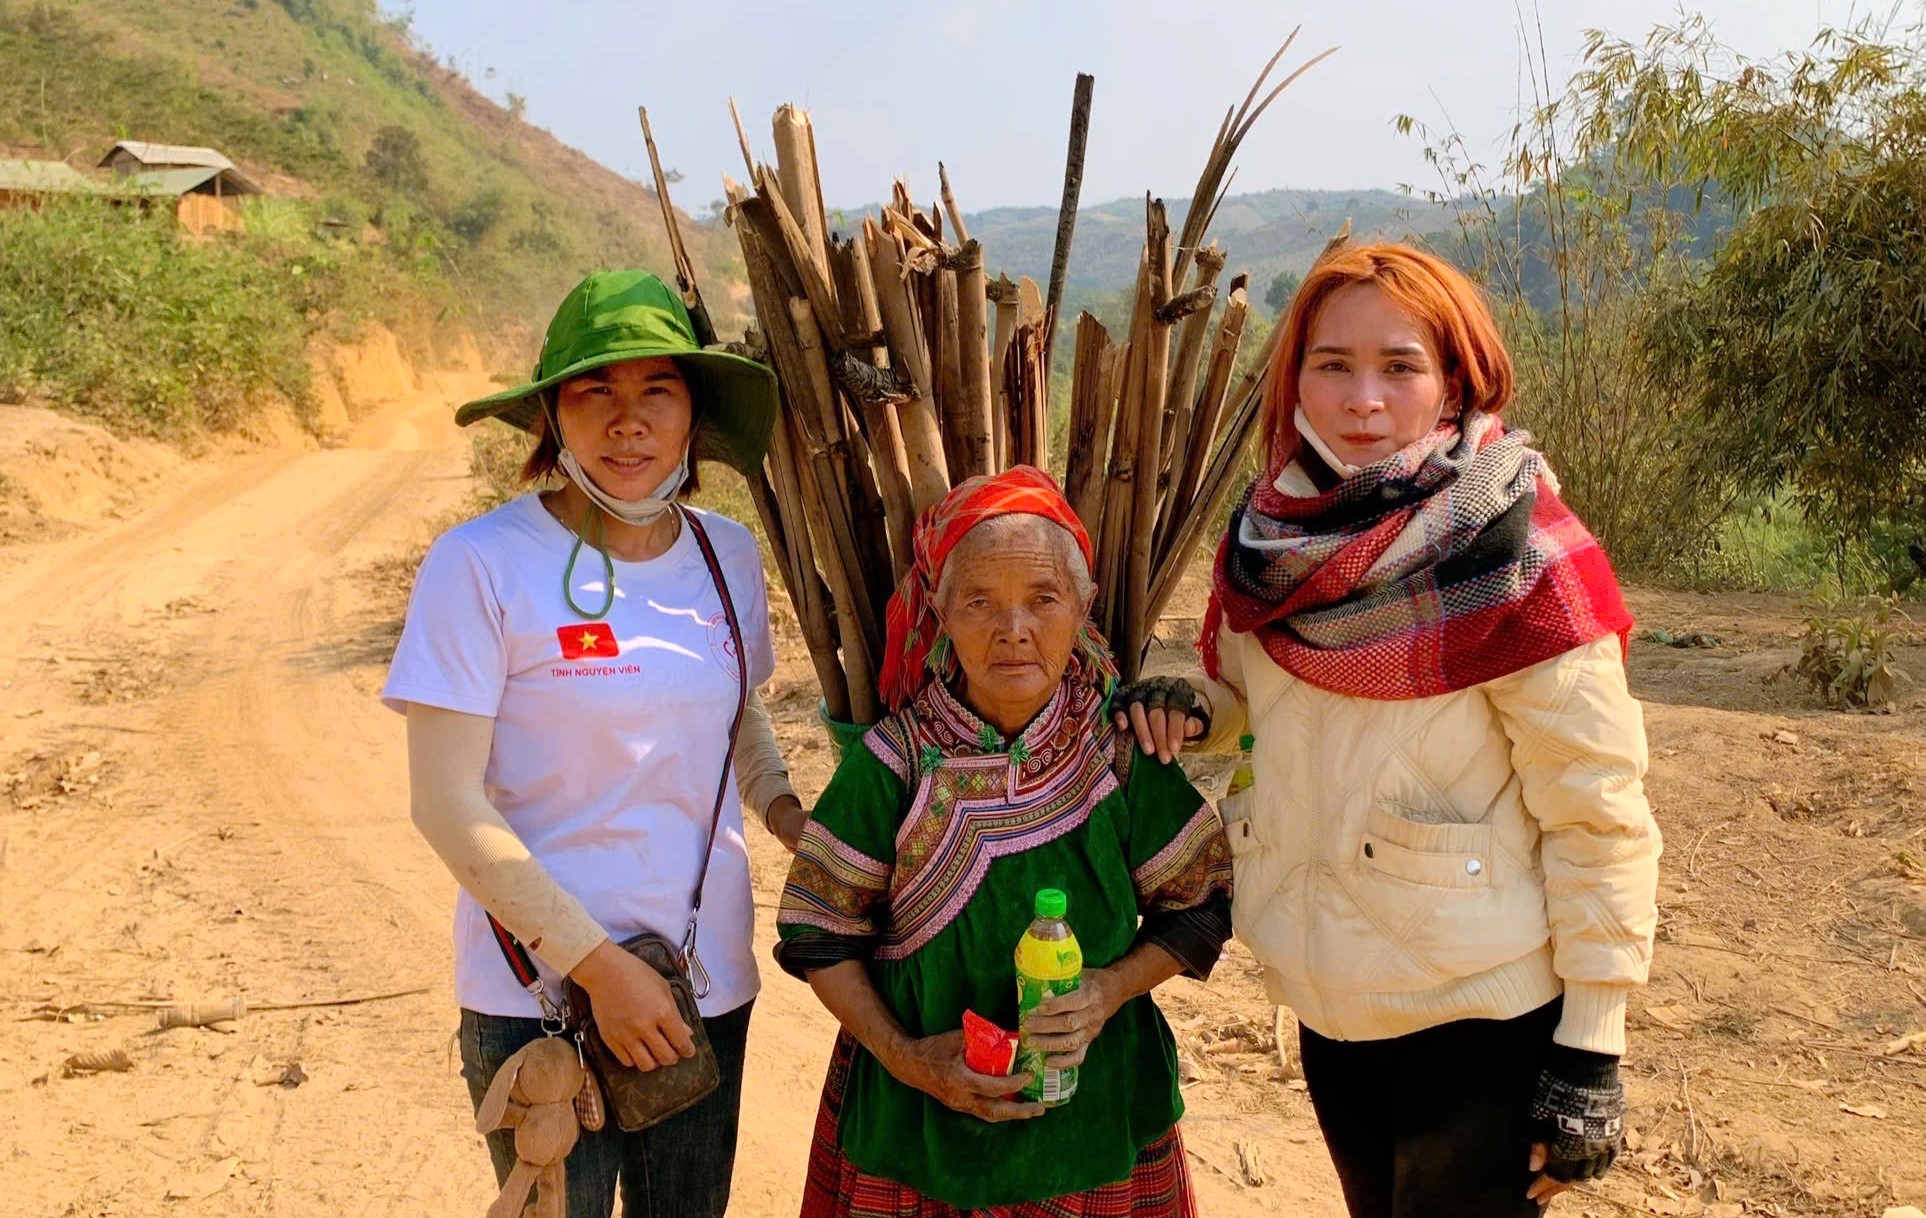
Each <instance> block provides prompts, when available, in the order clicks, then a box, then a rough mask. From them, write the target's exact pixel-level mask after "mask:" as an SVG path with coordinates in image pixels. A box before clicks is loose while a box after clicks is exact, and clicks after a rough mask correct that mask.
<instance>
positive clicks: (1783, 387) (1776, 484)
mask: <svg viewBox="0 0 1926 1218" xmlns="http://www.w3.org/2000/svg"><path fill="white" fill-rule="evenodd" d="M1595 59H1596V61H1597V66H1596V69H1595V72H1596V74H1597V75H1595V76H1594V77H1592V78H1589V79H1588V80H1587V81H1585V82H1584V83H1585V84H1586V86H1587V87H1588V89H1589V90H1590V95H1591V96H1592V97H1594V98H1595V99H1596V102H1597V104H1598V105H1600V106H1601V107H1602V106H1606V105H1609V106H1611V107H1613V109H1614V111H1615V112H1616V113H1619V114H1621V115H1623V117H1622V118H1621V119H1619V120H1618V122H1617V126H1616V131H1615V135H1616V145H1617V148H1618V150H1619V155H1620V156H1621V157H1623V158H1624V159H1626V160H1627V161H1629V162H1632V163H1635V164H1638V165H1641V166H1648V167H1649V166H1658V165H1679V166H1684V167H1685V168H1686V169H1687V170H1688V171H1689V173H1690V175H1691V176H1692V177H1693V178H1694V179H1695V180H1696V181H1697V182H1698V183H1699V184H1700V185H1701V186H1702V188H1707V189H1709V188H1710V184H1716V185H1717V188H1718V189H1720V190H1722V191H1724V192H1726V193H1727V194H1729V195H1731V196H1732V197H1733V198H1735V199H1736V200H1737V201H1738V202H1739V203H1740V204H1741V205H1742V206H1743V207H1744V208H1745V213H1744V215H1743V218H1742V219H1741V220H1740V222H1739V223H1738V225H1737V226H1736V227H1735V228H1734V230H1733V231H1732V233H1731V235H1730V237H1729V238H1728V239H1727V240H1726V241H1725V243H1724V244H1723V245H1722V246H1720V247H1719V248H1718V249H1717V250H1715V251H1712V252H1711V256H1710V257H1708V258H1704V259H1699V260H1695V261H1694V262H1693V263H1691V264H1689V265H1688V266H1687V267H1686V268H1685V270H1686V273H1685V274H1684V275H1682V276H1680V277H1679V278H1677V279H1676V280H1675V281H1673V282H1670V283H1668V284H1665V285H1663V290H1662V291H1661V292H1660V293H1659V294H1658V299H1659V302H1660V307H1658V308H1656V309H1654V310H1653V311H1652V312H1651V313H1649V314H1648V315H1647V317H1646V318H1645V319H1644V322H1643V324H1642V325H1641V327H1640V330H1639V339H1640V354H1641V355H1642V356H1643V357H1644V358H1645V359H1646V360H1648V361H1649V363H1650V365H1651V368H1652V371H1653V374H1654V383H1655V387H1656V388H1657V389H1658V390H1659V391H1661V392H1665V393H1669V394H1671V395H1674V396H1676V398H1677V400H1679V401H1680V402H1682V403H1683V404H1684V405H1685V407H1686V408H1687V410H1688V411H1689V414H1690V419H1689V422H1690V426H1691V430H1692V431H1693V432H1694V433H1695V434H1696V436H1697V438H1698V445H1699V453H1700V455H1701V459H1702V460H1703V462H1704V464H1705V466H1706V469H1707V472H1708V473H1711V474H1713V475H1715V476H1716V477H1717V478H1719V479H1720V480H1723V481H1725V482H1727V483H1728V484H1730V485H1732V486H1735V487H1737V488H1739V489H1741V490H1743V491H1746V492H1748V493H1753V494H1772V493H1775V492H1780V491H1786V492H1789V493H1790V495H1791V497H1792V499H1793V501H1794V503H1795V504H1796V505H1797V506H1798V507H1799V508H1800V509H1801V510H1802V511H1803V512H1804V514H1805V517H1806V520H1807V522H1808V524H1809V525H1811V526H1813V527H1815V528H1818V529H1819V530H1821V531H1822V532H1823V533H1825V534H1826V535H1827V537H1828V540H1829V541H1830V542H1831V543H1832V545H1833V547H1834V551H1835V554H1836V557H1837V561H1838V563H1839V566H1840V571H1841V576H1842V580H1843V578H1844V571H1845V567H1846V562H1847V557H1848V552H1849V550H1850V549H1852V548H1853V547H1862V548H1863V547H1865V546H1867V545H1868V544H1869V543H1871V542H1872V541H1873V540H1874V537H1875V534H1876V533H1877V532H1878V531H1879V530H1880V529H1882V528H1890V527H1894V526H1897V527H1899V528H1900V529H1902V530H1904V531H1909V532H1913V533H1914V534H1915V535H1917V531H1918V530H1920V529H1922V528H1926V341H1922V339H1921V335H1920V330H1921V324H1922V320H1926V305H1922V301H1926V229H1922V227H1921V224H1920V220H1919V217H1920V216H1921V215H1926V58H1923V57H1922V55H1921V53H1920V51H1919V50H1918V49H1917V48H1916V47H1913V46H1899V45H1887V44H1884V43H1882V42H1881V41H1879V40H1878V39H1877V38H1875V37H1873V36H1871V35H1869V34H1868V33H1867V31H1866V29H1864V28H1861V29H1857V30H1852V31H1838V30H1833V31H1828V32H1827V33H1825V34H1823V35H1822V36H1821V37H1820V38H1819V39H1818V40H1817V42H1815V43H1814V46H1813V49H1812V50H1809V51H1806V52H1802V53H1798V54H1793V55H1788V56H1784V57H1782V58H1780V59H1778V60H1776V61H1773V62H1769V63H1763V64H1760V63H1748V62H1746V61H1743V60H1738V61H1736V63H1735V62H1734V61H1733V57H1731V56H1728V55H1726V54H1724V53H1723V52H1722V51H1721V50H1720V49H1719V48H1717V47H1716V44H1713V43H1712V42H1711V40H1710V38H1709V37H1708V36H1705V35H1704V34H1703V33H1702V31H1699V30H1696V29H1694V28H1691V27H1686V28H1685V29H1682V30H1679V31H1674V32H1673V36H1672V37H1671V38H1670V39H1669V40H1667V41H1664V42H1659V43H1650V44H1648V45H1647V46H1646V47H1645V48H1639V49H1635V48H1631V47H1627V46H1624V45H1622V44H1608V43H1603V42H1602V41H1601V43H1600V45H1599V50H1598V53H1597V54H1596V56H1595ZM1893 573H1896V570H1895V572H1893Z"/></svg>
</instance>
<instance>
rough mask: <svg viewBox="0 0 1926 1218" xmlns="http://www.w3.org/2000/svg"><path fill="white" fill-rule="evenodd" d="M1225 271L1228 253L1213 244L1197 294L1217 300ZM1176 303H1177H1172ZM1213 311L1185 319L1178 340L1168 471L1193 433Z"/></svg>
mask: <svg viewBox="0 0 1926 1218" xmlns="http://www.w3.org/2000/svg"><path fill="white" fill-rule="evenodd" d="M1223 269H1224V251H1223V249H1222V248H1221V247H1219V246H1218V244H1217V243H1216V242H1215V241H1213V242H1211V243H1210V244H1209V245H1207V246H1205V247H1204V248H1203V249H1201V250H1198V251H1197V274H1196V280H1195V282H1194V283H1193V284H1192V285H1191V289H1190V292H1188V293H1186V295H1193V294H1196V293H1199V292H1204V291H1205V290H1206V289H1208V291H1209V295H1210V296H1211V298H1212V299H1213V300H1215V298H1216V295H1217V276H1218V275H1219V274H1220V273H1222V271H1223ZM1172 303H1173V304H1174V303H1175V302H1174V301H1173V302H1172ZM1210 321H1211V311H1210V309H1209V308H1202V309H1199V310H1197V311H1196V312H1194V313H1192V314H1190V316H1188V317H1186V318H1185V319H1184V332H1183V335H1182V336H1181V337H1180V338H1179V339H1178V340H1177V359H1176V362H1175V363H1173V364H1172V365H1171V369H1170V385H1169V389H1168V396H1167V398H1166V400H1167V401H1168V402H1169V404H1170V406H1171V407H1172V410H1171V411H1170V412H1169V413H1170V416H1171V422H1172V426H1171V428H1170V429H1169V430H1168V431H1166V432H1165V433H1164V451H1163V460H1162V463H1161V464H1162V468H1163V469H1165V470H1166V471H1168V470H1169V469H1170V468H1171V462H1172V460H1173V458H1174V457H1175V456H1176V449H1177V446H1178V445H1180V444H1182V443H1183V440H1184V437H1186V436H1188V435H1189V434H1190V430H1189V429H1190V417H1191V414H1192V412H1193V409H1194V407H1195V405H1196V401H1197V372H1198V366H1199V364H1200V363H1201V362H1202V360H1203V355H1204V344H1205V342H1206V340H1207V339H1208V338H1209V337H1210Z"/></svg>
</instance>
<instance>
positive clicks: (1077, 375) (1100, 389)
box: [1063, 313, 1117, 531]
mask: <svg viewBox="0 0 1926 1218" xmlns="http://www.w3.org/2000/svg"><path fill="white" fill-rule="evenodd" d="M1110 351H1111V346H1110V331H1108V330H1106V329H1104V326H1103V323H1102V322H1100V321H1098V320H1097V319H1096V318H1095V317H1092V316H1091V315H1090V314H1088V313H1079V314H1078V315H1077V356H1076V361H1075V363H1074V364H1073V365H1072V367H1071V373H1070V436H1069V441H1068V444H1067V446H1066V447H1067V449H1068V451H1067V452H1066V453H1065V462H1066V465H1065V469H1064V480H1063V493H1064V497H1065V498H1066V499H1068V500H1069V501H1070V506H1071V508H1072V509H1074V510H1075V511H1076V513H1077V518H1078V519H1080V520H1082V521H1083V527H1084V529H1085V530H1086V531H1088V530H1090V529H1091V528H1092V526H1093V522H1094V523H1096V524H1101V521H1099V520H1097V516H1098V513H1099V512H1100V511H1101V506H1102V502H1103V501H1102V500H1101V499H1100V498H1099V497H1098V492H1100V491H1101V490H1102V488H1103V482H1102V479H1101V478H1100V477H1099V476H1098V475H1100V474H1101V473H1102V471H1103V468H1104V457H1105V456H1106V455H1107V454H1108V452H1109V450H1110V428H1111V424H1112V420H1113V419H1114V417H1115V414H1116V405H1117V402H1116V399H1115V398H1113V397H1111V396H1110V395H1109V393H1107V392H1106V390H1108V389H1109V388H1110V384H1109V382H1110Z"/></svg>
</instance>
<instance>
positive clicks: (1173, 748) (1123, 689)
mask: <svg viewBox="0 0 1926 1218" xmlns="http://www.w3.org/2000/svg"><path fill="white" fill-rule="evenodd" d="M1110 707H1111V710H1112V711H1113V712H1114V713H1113V715H1112V718H1113V720H1114V721H1115V722H1116V725H1117V730H1118V731H1120V732H1132V733H1134V734H1135V735H1136V737H1137V745H1138V747H1139V748H1141V749H1143V751H1144V752H1145V753H1147V754H1150V755H1153V756H1155V757H1156V758H1157V759H1158V760H1159V761H1169V760H1171V759H1172V758H1173V757H1175V756H1177V755H1178V754H1179V753H1181V752H1183V751H1184V742H1185V741H1188V740H1195V739H1197V738H1198V737H1199V736H1202V735H1203V734H1204V733H1205V732H1208V731H1209V730H1210V713H1209V712H1208V711H1207V710H1205V709H1204V708H1203V706H1202V705H1201V700H1200V699H1199V698H1198V696H1197V691H1196V690H1195V689H1193V688H1191V684H1190V682H1188V681H1186V680H1184V679H1183V678H1182V677H1146V678H1145V679H1143V680H1141V681H1132V682H1130V683H1129V684H1128V685H1122V686H1119V687H1118V689H1117V692H1116V693H1114V694H1112V695H1111V698H1110Z"/></svg>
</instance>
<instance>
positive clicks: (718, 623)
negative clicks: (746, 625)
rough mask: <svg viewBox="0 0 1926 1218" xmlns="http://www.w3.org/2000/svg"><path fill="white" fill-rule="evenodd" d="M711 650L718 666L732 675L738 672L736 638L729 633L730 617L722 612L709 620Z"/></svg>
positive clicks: (718, 612)
mask: <svg viewBox="0 0 1926 1218" xmlns="http://www.w3.org/2000/svg"><path fill="white" fill-rule="evenodd" d="M709 650H710V651H711V652H714V653H715V657H716V662H717V663H718V664H720V665H722V666H723V667H724V668H726V669H728V670H729V672H730V673H731V674H733V673H734V672H735V671H736V640H735V636H734V635H732V634H730V633H729V615H728V614H727V613H724V612H722V611H720V610H718V611H717V612H716V615H715V616H714V617H712V618H710V619H709Z"/></svg>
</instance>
